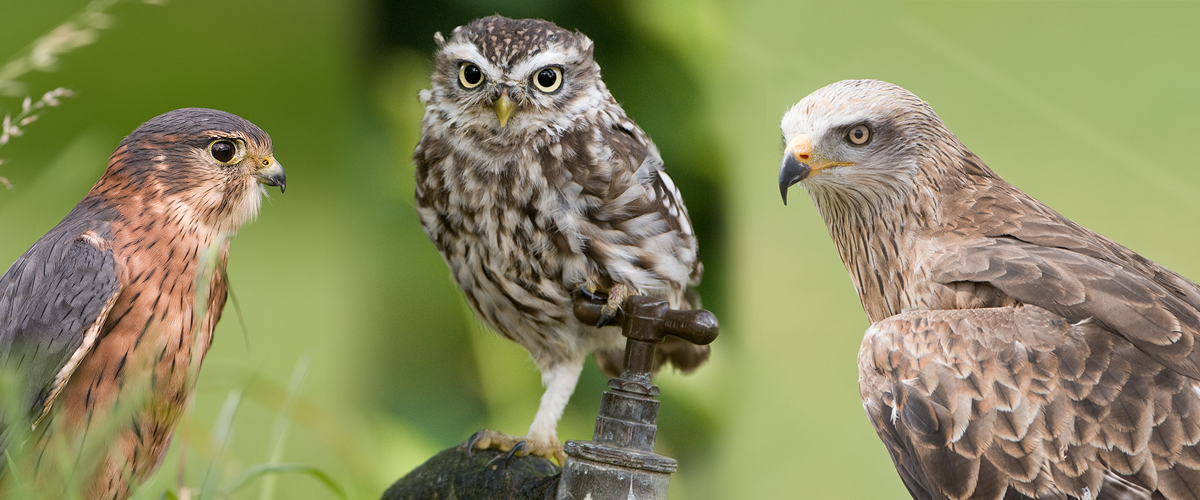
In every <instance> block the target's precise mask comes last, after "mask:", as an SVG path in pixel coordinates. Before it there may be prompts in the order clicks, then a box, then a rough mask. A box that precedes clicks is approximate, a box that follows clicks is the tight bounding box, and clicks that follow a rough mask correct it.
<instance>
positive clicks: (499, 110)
mask: <svg viewBox="0 0 1200 500" xmlns="http://www.w3.org/2000/svg"><path fill="white" fill-rule="evenodd" d="M516 110H517V103H516V102H513V100H512V98H511V97H508V91H505V92H504V93H502V94H500V98H499V99H497V100H496V118H499V119H500V128H504V127H505V126H506V125H508V117H510V116H512V114H513V111H516Z"/></svg>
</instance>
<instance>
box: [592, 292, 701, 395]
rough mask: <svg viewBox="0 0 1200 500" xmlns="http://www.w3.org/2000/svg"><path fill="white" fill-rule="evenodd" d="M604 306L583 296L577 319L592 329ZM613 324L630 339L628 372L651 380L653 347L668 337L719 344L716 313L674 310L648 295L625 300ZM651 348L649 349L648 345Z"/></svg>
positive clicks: (662, 301)
mask: <svg viewBox="0 0 1200 500" xmlns="http://www.w3.org/2000/svg"><path fill="white" fill-rule="evenodd" d="M603 307H604V303H603V302H597V301H594V300H591V299H589V298H587V297H584V296H578V297H576V298H575V307H574V311H575V317H576V318H578V319H579V321H582V322H584V323H586V324H589V325H594V324H596V323H597V322H599V321H600V316H601V314H602V313H601V310H602V309H603ZM614 320H615V321H616V322H617V323H619V324H620V325H621V333H622V334H623V335H625V337H627V338H628V339H629V342H628V343H627V345H626V349H625V372H626V373H628V374H631V375H645V376H646V377H649V374H650V370H651V369H652V367H653V358H654V356H653V351H654V349H653V348H654V346H655V345H657V344H658V343H660V342H662V341H663V340H665V339H666V336H667V335H672V336H675V337H679V338H681V339H683V340H685V341H688V342H690V343H693V344H698V345H706V344H709V343H711V342H712V341H713V340H716V338H717V333H718V330H719V325H718V324H717V317H716V316H715V315H713V313H711V312H708V311H705V310H703V309H671V308H670V307H668V306H667V301H665V300H663V299H657V298H654V297H647V296H645V295H632V296H630V297H629V298H628V299H625V303H624V304H622V307H621V309H620V310H618V311H617V315H616V317H615V318H614ZM646 344H648V345H646Z"/></svg>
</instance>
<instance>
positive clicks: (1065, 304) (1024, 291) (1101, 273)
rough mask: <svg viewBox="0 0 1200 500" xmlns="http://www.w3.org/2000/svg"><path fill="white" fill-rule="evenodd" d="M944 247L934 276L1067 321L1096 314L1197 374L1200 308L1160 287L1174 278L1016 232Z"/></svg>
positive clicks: (1163, 359)
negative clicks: (985, 288) (982, 287)
mask: <svg viewBox="0 0 1200 500" xmlns="http://www.w3.org/2000/svg"><path fill="white" fill-rule="evenodd" d="M942 252H943V253H942V254H941V255H940V256H937V257H935V258H934V259H933V261H932V262H933V263H932V264H931V266H932V269H934V270H935V272H934V275H933V279H934V280H935V281H937V282H940V283H943V284H949V283H953V282H962V281H966V282H976V283H989V284H991V285H992V286H994V287H995V288H997V289H999V290H1000V291H1002V292H1004V293H1005V294H1007V295H1008V296H1010V297H1012V298H1014V299H1017V300H1019V301H1020V302H1022V303H1025V304H1032V305H1036V306H1038V307H1042V308H1045V309H1047V310H1049V311H1052V312H1054V313H1055V314H1058V315H1060V316H1062V317H1063V318H1066V319H1067V320H1069V321H1072V322H1077V321H1082V320H1085V319H1089V318H1091V319H1094V321H1096V322H1097V323H1099V324H1100V325H1101V326H1102V327H1104V328H1105V329H1107V330H1109V331H1111V332H1113V333H1116V334H1117V335H1120V336H1121V337H1123V338H1125V339H1127V340H1129V341H1130V342H1132V343H1133V344H1134V345H1136V346H1137V347H1138V348H1139V349H1141V350H1143V351H1145V352H1146V353H1147V354H1149V355H1150V356H1151V357H1153V358H1154V359H1156V360H1157V361H1159V362H1160V363H1163V364H1165V365H1167V366H1169V367H1171V368H1172V369H1174V370H1176V371H1178V372H1179V373H1182V374H1184V375H1186V376H1188V377H1189V378H1192V379H1195V380H1200V350H1197V349H1196V348H1195V343H1196V340H1197V335H1200V311H1197V308H1196V306H1194V305H1193V304H1192V303H1190V302H1189V297H1188V296H1187V295H1186V294H1183V293H1178V292H1174V291H1172V290H1170V289H1168V288H1167V287H1166V286H1164V285H1168V286H1172V287H1176V286H1179V283H1176V282H1164V281H1162V280H1160V279H1155V278H1153V277H1147V276H1145V275H1142V274H1140V273H1138V272H1137V271H1136V270H1135V269H1134V267H1135V266H1136V264H1137V263H1135V262H1131V263H1129V264H1128V265H1118V264H1115V263H1113V262H1110V261H1107V260H1102V259H1099V258H1096V257H1092V256H1090V255H1086V254H1083V253H1078V252H1075V251H1072V250H1069V249H1065V248H1060V247H1048V246H1039V245H1036V244H1033V243H1029V242H1026V241H1022V240H1019V239H1015V238H996V239H978V240H972V241H967V242H965V243H962V244H960V245H958V246H947V247H945V248H944V249H943V250H942ZM1181 280H1182V279H1181ZM1182 281H1183V282H1184V283H1186V280H1182ZM1186 284H1187V285H1190V283H1186ZM1191 287H1193V288H1194V285H1191ZM1193 293H1194V292H1193Z"/></svg>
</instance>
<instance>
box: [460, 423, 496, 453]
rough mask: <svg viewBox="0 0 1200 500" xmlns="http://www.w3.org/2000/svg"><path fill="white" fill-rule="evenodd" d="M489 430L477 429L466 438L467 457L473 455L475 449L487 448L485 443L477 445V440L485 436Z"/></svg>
mask: <svg viewBox="0 0 1200 500" xmlns="http://www.w3.org/2000/svg"><path fill="white" fill-rule="evenodd" d="M489 432H492V431H489V430H487V429H479V430H478V431H475V433H474V434H471V437H469V438H467V442H466V444H465V446H466V448H467V457H474V456H475V450H486V449H487V448H488V446H486V445H484V446H482V447H481V446H479V442H480V441H482V440H483V438H484V437H486V436H487V434H488V433H489Z"/></svg>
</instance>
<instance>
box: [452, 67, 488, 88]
mask: <svg viewBox="0 0 1200 500" xmlns="http://www.w3.org/2000/svg"><path fill="white" fill-rule="evenodd" d="M458 83H461V84H462V86H463V87H466V88H469V89H473V88H475V87H478V86H479V84H481V83H483V70H481V69H479V66H476V65H474V64H471V63H469V62H465V63H462V64H460V65H459V66H458Z"/></svg>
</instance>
